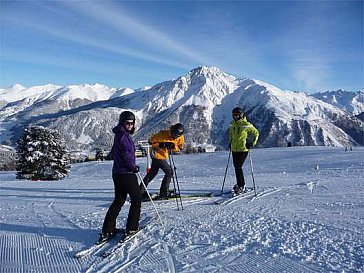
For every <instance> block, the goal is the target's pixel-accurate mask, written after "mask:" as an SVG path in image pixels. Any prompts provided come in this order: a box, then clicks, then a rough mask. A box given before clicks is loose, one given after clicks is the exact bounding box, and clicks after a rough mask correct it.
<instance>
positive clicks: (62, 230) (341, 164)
mask: <svg viewBox="0 0 364 273" xmlns="http://www.w3.org/2000/svg"><path fill="white" fill-rule="evenodd" d="M363 152H364V148H363V147H359V148H355V147H354V149H353V151H352V152H345V151H344V149H343V148H331V147H330V148H329V147H293V148H271V149H256V150H253V151H252V154H251V155H252V159H253V164H254V174H255V183H256V186H257V196H254V194H252V193H250V194H247V195H246V197H243V198H240V199H239V198H237V199H235V200H230V201H226V202H225V203H223V204H221V205H216V204H215V201H221V199H222V197H218V196H215V197H211V198H195V199H187V198H183V207H184V209H183V210H177V208H176V203H175V200H170V201H159V202H157V203H156V207H157V209H158V210H159V212H160V213H161V217H162V221H163V223H164V228H162V227H161V225H160V224H159V222H158V220H155V221H154V222H153V223H152V224H151V225H150V226H149V227H148V228H146V229H144V230H143V231H142V233H141V234H140V235H139V236H138V237H137V238H135V239H134V240H132V241H130V242H129V243H127V244H125V245H124V246H123V247H121V248H120V249H119V250H118V251H116V252H114V253H113V254H112V255H110V256H109V257H107V258H104V259H103V258H101V257H100V254H101V253H102V252H104V251H107V250H109V249H110V248H111V247H112V245H114V243H115V241H116V240H115V241H114V242H113V243H112V244H111V245H107V246H105V247H104V248H102V249H101V251H99V252H98V253H94V254H93V255H90V256H88V257H84V258H82V259H75V258H74V257H73V256H74V255H75V253H77V252H78V251H80V250H82V249H84V248H86V247H88V246H90V245H91V244H93V243H94V242H95V241H96V240H97V238H98V233H99V232H100V230H101V227H102V223H103V220H104V217H105V214H106V211H107V209H108V207H109V205H110V204H111V202H112V200H113V197H114V193H113V183H112V180H111V168H112V166H111V165H112V162H110V161H108V162H100V163H96V162H88V163H82V164H75V165H73V166H72V168H71V171H70V175H69V176H68V177H67V178H65V179H64V180H61V181H43V182H39V181H21V180H16V179H15V173H14V172H0V188H1V195H2V196H1V202H0V211H1V217H0V226H1V228H0V249H1V255H0V264H1V266H0V267H1V270H0V271H2V272H39V273H48V272H52V273H76V272H90V273H91V272H97V273H103V272H105V273H114V272H123V273H128V272H148V273H149V272H150V273H165V272H178V273H190V272H226V273H240V272H242V273H243V272H272V273H281V272H304V273H311V272H312V273H313V272H322V273H324V272H363V271H364V258H363V257H364V237H363V218H364V212H363V194H364V187H363V182H364V181H363V179H362V175H363V168H364V165H363V160H362V155H363ZM174 159H175V164H176V167H177V174H178V181H179V185H180V189H181V192H182V194H190V193H206V192H213V193H214V194H219V193H220V191H221V185H222V181H223V177H224V173H225V167H226V162H227V159H228V152H221V153H214V154H197V155H181V156H175V157H174ZM230 162H231V161H230ZM137 164H138V165H139V166H140V167H141V170H145V168H146V160H145V158H138V159H137ZM244 171H245V178H246V181H247V185H248V186H249V187H252V185H253V183H252V179H251V173H250V166H249V161H247V162H246V165H245V170H244ZM162 177H163V174H162V173H159V174H158V176H157V177H156V178H155V180H153V181H152V182H151V183H149V186H148V189H149V190H150V191H151V192H156V191H158V190H159V186H160V181H161V179H162ZM234 183H235V175H234V170H233V166H232V164H229V169H228V172H227V176H226V183H225V188H224V189H225V190H226V191H229V190H230V189H231V188H232V186H233V185H234ZM172 187H173V185H171V188H172ZM129 207H130V204H129V202H126V204H125V206H124V207H123V208H122V210H121V212H120V215H119V218H118V220H117V226H118V227H120V228H124V227H125V223H126V217H127V213H128V210H129ZM153 215H155V213H154V209H153V206H152V205H151V204H150V203H142V217H143V218H144V217H147V216H153Z"/></svg>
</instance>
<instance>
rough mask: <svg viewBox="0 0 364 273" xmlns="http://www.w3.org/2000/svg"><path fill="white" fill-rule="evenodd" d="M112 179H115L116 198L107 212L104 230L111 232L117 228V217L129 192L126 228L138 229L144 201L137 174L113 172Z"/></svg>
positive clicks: (128, 229)
mask: <svg viewBox="0 0 364 273" xmlns="http://www.w3.org/2000/svg"><path fill="white" fill-rule="evenodd" d="M112 179H113V181H114V188H115V198H114V201H113V202H112V204H111V205H110V207H109V210H108V211H107V213H106V216H105V220H104V224H103V226H102V232H103V233H109V232H113V231H114V230H115V227H116V218H117V217H118V215H119V213H120V210H121V208H122V206H123V205H124V203H125V200H126V196H127V194H129V196H130V209H129V214H128V220H127V222H126V230H127V231H130V230H137V229H138V228H139V218H140V209H141V202H142V195H141V192H140V187H139V184H138V179H137V176H136V174H134V173H126V174H113V175H112Z"/></svg>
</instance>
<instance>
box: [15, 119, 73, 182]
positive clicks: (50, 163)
mask: <svg viewBox="0 0 364 273" xmlns="http://www.w3.org/2000/svg"><path fill="white" fill-rule="evenodd" d="M16 169H17V171H18V172H17V178H18V179H31V180H58V179H62V178H64V177H65V176H67V174H68V172H69V169H70V165H69V159H68V155H67V149H66V146H65V143H64V141H63V140H62V138H61V136H60V134H59V133H58V132H57V131H56V130H51V129H48V128H45V127H42V126H33V127H30V128H27V129H25V130H24V134H23V135H22V136H21V137H20V138H19V140H18V142H17V166H16Z"/></svg>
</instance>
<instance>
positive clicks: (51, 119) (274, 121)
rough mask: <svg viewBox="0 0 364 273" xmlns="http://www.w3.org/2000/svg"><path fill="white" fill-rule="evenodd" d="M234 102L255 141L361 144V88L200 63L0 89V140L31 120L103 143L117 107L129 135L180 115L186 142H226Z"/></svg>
mask: <svg viewBox="0 0 364 273" xmlns="http://www.w3.org/2000/svg"><path fill="white" fill-rule="evenodd" d="M236 106H240V107H242V108H243V110H244V112H245V114H246V116H247V118H248V120H249V121H250V122H252V123H253V124H254V125H255V127H256V128H257V129H258V130H259V131H260V137H259V142H258V146H259V147H280V146H291V145H292V146H312V145H321V146H358V145H361V146H363V145H364V122H363V112H364V89H363V90H359V91H357V92H348V91H343V90H338V91H330V92H324V93H316V94H313V95H308V94H305V93H304V92H292V91H283V90H281V89H279V88H278V87H275V86H273V85H270V84H268V83H265V82H263V81H259V80H254V79H247V78H237V77H235V76H232V75H229V74H227V73H225V72H223V71H222V70H220V69H219V68H216V67H206V66H200V67H197V68H195V69H192V70H191V71H190V72H189V73H187V74H186V75H183V76H180V77H179V78H177V79H173V80H168V81H165V82H162V83H159V84H156V85H154V86H152V87H142V88H139V89H136V90H133V89H131V88H111V87H108V86H105V85H101V84H83V85H70V86H59V85H53V84H48V85H44V86H33V87H30V88H26V87H24V86H22V85H19V84H16V85H13V86H11V87H9V88H6V89H0V135H1V136H0V143H1V144H6V145H13V146H14V145H15V142H16V140H17V139H18V137H19V136H20V134H22V132H23V129H24V128H25V127H27V126H29V125H31V124H37V125H42V126H45V127H50V128H53V129H57V130H58V131H59V132H60V133H61V135H62V136H63V138H64V139H65V141H66V143H67V145H68V147H69V149H70V150H92V149H95V148H103V149H110V147H111V145H112V140H113V133H112V131H111V129H112V128H113V127H114V126H115V125H116V123H117V121H118V116H119V114H120V113H121V111H123V110H131V111H133V112H134V113H135V114H136V117H137V121H136V126H137V130H136V133H135V135H134V138H135V140H136V141H137V140H144V139H147V138H148V137H149V136H150V135H151V134H152V133H155V132H157V131H158V130H159V129H165V128H169V126H170V125H171V124H174V123H176V122H181V123H183V124H184V126H185V129H186V135H185V137H186V143H187V144H192V145H194V144H202V143H211V144H214V145H216V146H222V147H227V145H228V136H227V132H228V127H229V123H230V122H231V110H232V109H233V108H234V107H236Z"/></svg>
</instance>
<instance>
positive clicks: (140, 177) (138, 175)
mask: <svg viewBox="0 0 364 273" xmlns="http://www.w3.org/2000/svg"><path fill="white" fill-rule="evenodd" d="M137 177H138V178H139V180H140V182H141V183H142V185H143V187H144V189H145V191H146V192H147V194H148V197H149V199H150V202H152V205H153V207H154V210H155V212H156V213H157V216H158V219H159V221H160V222H161V225H162V227H163V228H164V225H163V221H162V218H161V216H160V215H159V212H158V210H157V207H156V206H155V204H154V202H153V199H152V197H151V196H150V194H149V191H148V189H147V187H146V186H145V184H144V181H143V178H142V176H141V175H140V173H139V172H138V173H137Z"/></svg>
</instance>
